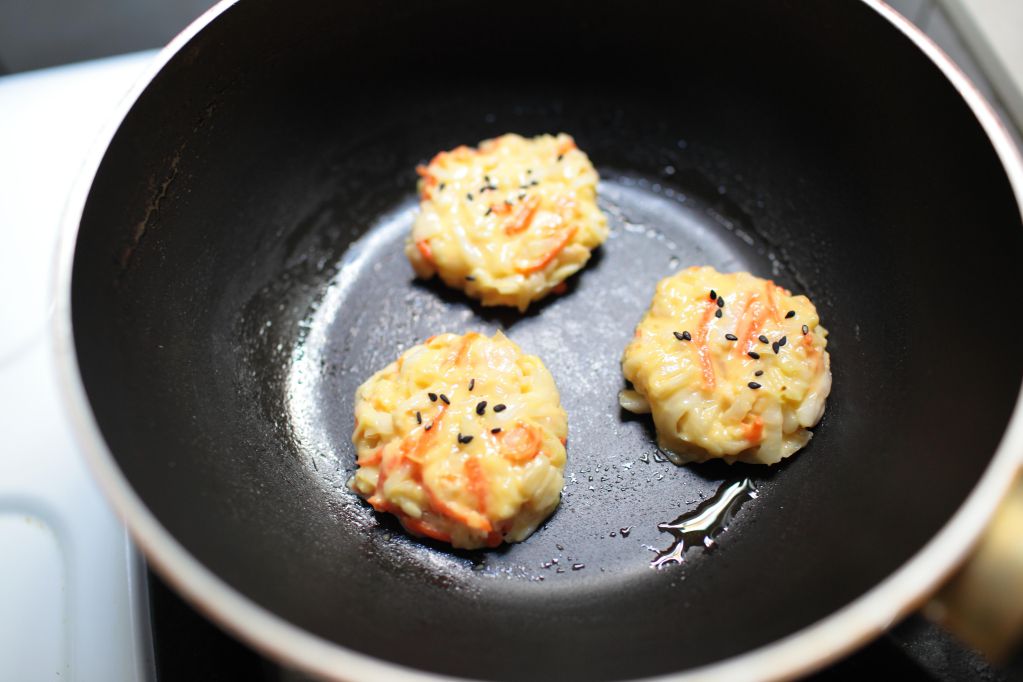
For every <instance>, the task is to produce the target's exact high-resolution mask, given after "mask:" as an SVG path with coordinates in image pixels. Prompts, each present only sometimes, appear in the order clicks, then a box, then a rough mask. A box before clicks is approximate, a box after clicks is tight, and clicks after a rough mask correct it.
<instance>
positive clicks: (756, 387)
mask: <svg viewBox="0 0 1023 682" xmlns="http://www.w3.org/2000/svg"><path fill="white" fill-rule="evenodd" d="M747 386H749V387H750V388H752V389H753V390H754V391H755V390H757V389H758V388H760V384H758V383H757V382H755V381H751V382H749V383H748V384H747Z"/></svg>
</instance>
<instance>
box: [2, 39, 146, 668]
mask: <svg viewBox="0 0 1023 682" xmlns="http://www.w3.org/2000/svg"><path fill="white" fill-rule="evenodd" d="M153 55H154V53H152V52H145V53H138V54H133V55H126V56H122V57H116V58H112V59H104V60H99V61H95V62H88V63H85V64H79V65H73V66H66V67H60V68H56V69H48V70H46V71H39V72H29V73H25V74H20V75H16V76H8V77H5V78H0V150H2V151H0V187H2V188H3V189H2V193H0V287H2V289H0V290H2V291H3V292H4V295H3V299H2V304H0V430H2V433H3V435H4V438H3V444H2V445H0V557H2V558H0V643H2V644H0V679H3V680H17V681H18V682H34V681H35V680H83V681H86V682H92V681H97V682H108V681H109V682H118V681H121V680H124V681H128V680H140V679H147V678H148V677H150V676H151V668H152V664H151V654H150V653H149V652H150V651H151V647H150V645H149V628H148V623H147V622H146V620H147V614H146V613H145V611H144V609H145V608H146V606H147V604H148V602H147V600H146V599H139V598H137V596H136V592H137V591H139V590H144V585H145V583H144V580H142V577H143V569H142V563H141V561H140V560H139V558H138V557H137V556H136V554H135V551H134V549H133V548H132V547H131V544H130V542H129V541H128V537H127V533H126V532H125V530H124V528H123V526H122V525H121V524H120V522H119V521H118V520H117V518H116V517H115V516H114V515H113V513H112V512H111V510H110V508H109V507H108V506H107V503H106V501H105V500H104V499H103V497H102V496H101V495H100V493H99V491H98V490H97V488H96V486H95V484H94V483H93V481H92V479H91V477H90V476H89V474H88V472H87V471H86V469H85V465H84V462H83V461H82V459H81V457H80V456H79V454H78V449H77V447H76V445H75V443H74V441H73V439H72V435H71V432H70V429H69V427H68V425H67V423H66V422H65V421H64V417H63V410H62V408H61V404H60V400H59V394H58V389H57V382H56V376H55V368H54V363H53V361H52V359H51V358H52V352H51V347H50V334H49V327H50V324H51V317H52V313H53V307H54V306H53V300H52V289H53V279H54V271H55V267H56V244H57V236H58V231H59V225H60V220H61V215H62V211H63V207H64V201H65V197H67V195H68V193H69V190H70V188H71V184H72V182H73V180H74V178H75V176H76V173H77V171H78V169H79V166H80V165H81V163H82V161H83V159H84V157H85V155H86V152H87V151H88V150H89V148H90V147H91V145H92V143H93V140H94V139H95V138H96V137H97V135H98V133H99V132H100V130H101V129H102V127H103V125H105V124H106V123H107V119H108V118H109V116H110V115H111V113H112V111H113V110H114V107H115V105H116V104H117V103H118V102H119V101H120V100H121V98H122V97H123V96H124V95H125V93H126V92H127V91H128V89H129V87H130V85H131V84H132V82H133V81H134V79H135V78H136V77H137V76H138V74H139V73H140V71H141V69H142V68H143V67H144V66H145V64H146V63H147V62H148V61H149V60H150V59H152V57H153Z"/></svg>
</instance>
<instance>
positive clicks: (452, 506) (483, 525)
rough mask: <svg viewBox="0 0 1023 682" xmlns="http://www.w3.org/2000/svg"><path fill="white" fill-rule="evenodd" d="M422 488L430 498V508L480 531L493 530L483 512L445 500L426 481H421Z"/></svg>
mask: <svg viewBox="0 0 1023 682" xmlns="http://www.w3.org/2000/svg"><path fill="white" fill-rule="evenodd" d="M423 490H425V491H426V495H427V497H429V499H430V508H431V509H432V510H433V511H435V512H437V513H438V514H440V515H442V516H446V517H448V518H449V519H452V520H453V521H457V522H459V523H461V524H463V525H466V526H468V527H469V528H472V529H473V530H478V531H480V532H482V533H489V532H490V531H491V530H493V526H491V525H490V521H489V520H488V519H487V517H485V516H484V515H483V514H480V513H479V512H478V511H476V510H474V509H467V508H466V507H465V506H464V505H461V504H459V503H458V502H447V501H446V500H444V499H443V498H441V497H440V496H439V495H437V493H436V492H434V490H433V488H431V487H430V486H429V485H427V483H426V481H423Z"/></svg>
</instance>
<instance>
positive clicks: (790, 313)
mask: <svg viewBox="0 0 1023 682" xmlns="http://www.w3.org/2000/svg"><path fill="white" fill-rule="evenodd" d="M795 316H796V311H795V310H790V311H788V312H787V313H785V319H786V320H787V319H789V318H790V317H795Z"/></svg>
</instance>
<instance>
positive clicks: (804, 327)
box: [803, 324, 810, 336]
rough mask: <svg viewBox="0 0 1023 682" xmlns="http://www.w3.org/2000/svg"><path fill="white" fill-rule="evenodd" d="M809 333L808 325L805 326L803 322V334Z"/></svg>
mask: <svg viewBox="0 0 1023 682" xmlns="http://www.w3.org/2000/svg"><path fill="white" fill-rule="evenodd" d="M809 333H810V328H809V327H807V326H806V325H805V324H804V325H803V336H806V335H807V334H809Z"/></svg>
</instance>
